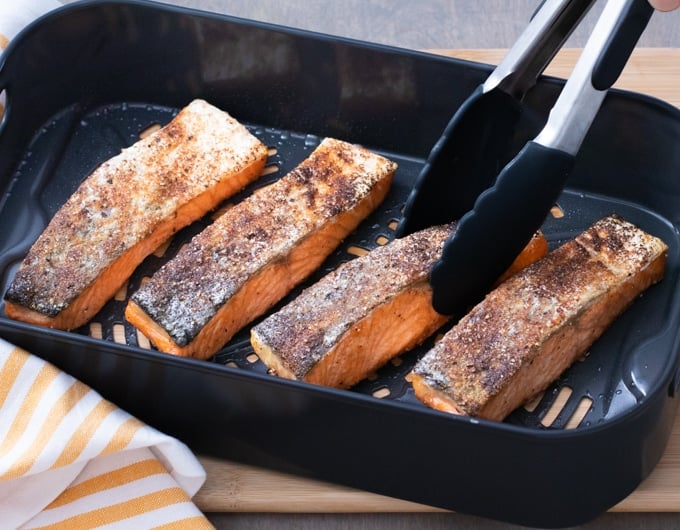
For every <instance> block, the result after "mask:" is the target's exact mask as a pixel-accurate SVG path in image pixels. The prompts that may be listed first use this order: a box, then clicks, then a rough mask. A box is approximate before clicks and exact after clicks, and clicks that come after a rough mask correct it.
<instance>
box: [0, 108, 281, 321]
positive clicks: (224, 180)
mask: <svg viewBox="0 0 680 530" xmlns="http://www.w3.org/2000/svg"><path fill="white" fill-rule="evenodd" d="M267 156H268V149H267V147H266V146H265V145H264V144H262V143H261V142H260V141H259V140H258V139H257V138H255V137H254V136H253V135H252V134H250V133H249V132H248V130H247V129H246V128H245V127H244V126H243V125H241V124H240V123H239V122H238V121H236V120H235V119H234V118H232V117H231V116H230V115H229V114H227V113H226V112H223V111H221V110H219V109H217V108H215V107H214V106H212V105H209V104H208V103H206V102H205V101H203V100H195V101H193V102H191V103H190V104H189V105H188V106H186V107H185V108H183V109H182V110H181V111H180V112H179V113H178V114H177V115H176V116H175V117H174V118H173V119H172V120H171V121H170V122H169V123H168V124H167V125H166V126H165V127H162V128H160V129H159V130H158V131H156V132H155V133H153V134H151V135H149V136H147V137H145V138H143V139H141V140H139V141H137V142H136V143H134V144H133V145H131V146H130V147H128V148H126V149H124V150H123V151H122V152H121V153H120V154H118V155H116V156H114V157H113V158H111V159H109V160H108V161H106V162H104V163H103V164H101V165H100V166H99V167H98V168H97V169H95V170H94V172H93V173H92V174H91V175H90V176H89V177H87V178H86V179H85V180H84V181H83V182H82V183H81V185H80V186H79V187H78V189H77V190H76V191H75V192H74V193H73V195H72V196H71V197H70V198H69V199H68V200H67V201H66V203H65V204H64V205H63V206H62V207H61V208H60V209H59V210H58V211H57V213H56V214H55V216H54V217H53V218H52V220H51V221H50V223H49V224H48V226H47V227H46V228H45V230H44V231H43V233H42V234H41V235H40V237H39V238H38V240H37V241H36V242H35V243H34V244H33V246H32V247H31V249H30V250H29V252H28V254H27V256H26V257H25V259H24V260H23V262H22V263H21V265H20V267H19V269H18V271H17V273H16V276H15V277H14V280H13V282H12V284H11V285H10V287H9V289H8V291H7V293H6V294H5V300H6V309H5V310H6V313H7V316H8V317H10V318H13V319H17V320H23V321H25V322H29V323H32V324H37V325H41V326H47V327H51V328H60V329H67V330H68V329H74V328H78V327H80V326H81V325H83V324H85V323H86V322H87V321H88V320H90V319H91V318H92V317H93V316H94V315H95V314H96V313H97V312H98V311H99V310H100V309H101V308H102V307H103V306H104V304H105V303H106V302H107V301H108V300H109V299H110V298H111V297H113V296H114V295H115V293H116V291H117V290H118V289H119V288H120V287H121V286H122V285H123V284H124V283H125V281H126V280H127V279H128V278H129V276H130V275H131V274H132V272H133V271H134V270H135V268H136V267H137V266H138V265H139V264H140V263H141V262H142V261H143V260H144V258H146V257H147V256H148V255H149V254H151V253H152V252H153V251H154V250H155V249H156V248H158V246H159V245H160V244H161V243H163V242H164V241H165V240H166V239H168V238H169V237H170V236H171V235H172V234H173V233H175V232H176V231H178V230H179V229H180V228H182V227H184V226H186V225H188V224H190V223H192V222H193V221H195V220H197V219H199V218H200V217H202V216H203V215H205V214H206V213H207V212H209V211H210V210H212V209H213V208H215V207H216V206H217V205H218V204H219V203H220V202H221V201H223V200H224V199H225V198H227V197H229V196H230V195H232V194H234V193H235V192H237V191H239V190H241V189H242V188H243V187H244V186H245V185H246V184H248V183H249V182H251V181H253V180H255V179H256V178H257V177H258V176H259V175H260V174H261V172H262V169H263V168H264V165H265V162H266V160H267Z"/></svg>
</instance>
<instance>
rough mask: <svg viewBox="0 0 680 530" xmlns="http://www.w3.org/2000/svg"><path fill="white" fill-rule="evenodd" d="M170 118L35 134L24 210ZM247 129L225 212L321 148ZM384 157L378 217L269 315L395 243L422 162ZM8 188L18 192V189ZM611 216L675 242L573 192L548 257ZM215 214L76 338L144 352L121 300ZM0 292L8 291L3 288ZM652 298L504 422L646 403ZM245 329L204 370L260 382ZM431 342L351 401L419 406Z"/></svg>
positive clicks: (563, 422)
mask: <svg viewBox="0 0 680 530" xmlns="http://www.w3.org/2000/svg"><path fill="white" fill-rule="evenodd" d="M174 113H175V110H174V109H169V108H164V107H158V106H150V105H131V104H120V105H111V106H107V107H104V108H100V109H97V110H96V111H94V112H92V113H90V114H88V115H87V116H86V117H84V118H78V117H77V113H76V112H75V110H71V111H68V112H65V113H64V114H63V115H60V116H59V117H57V118H56V119H55V120H54V121H53V122H51V123H50V124H48V125H46V126H45V127H44V128H43V129H41V131H40V133H39V134H38V136H37V137H36V139H35V141H34V145H33V149H31V150H30V151H29V152H28V154H27V156H26V159H25V160H24V161H23V162H22V164H21V166H20V173H21V175H17V177H19V176H21V178H22V179H28V180H29V181H30V182H34V181H38V182H39V183H40V185H39V186H35V188H34V189H37V191H36V192H35V196H33V197H31V200H34V201H36V202H37V203H38V204H39V206H40V207H41V208H42V209H44V210H45V211H46V213H47V216H48V217H49V216H51V215H52V214H53V213H54V211H56V209H57V208H58V207H59V205H60V204H61V203H63V201H64V200H65V199H66V197H68V195H70V193H72V191H73V190H74V189H75V187H76V186H77V184H78V183H79V182H80V180H82V178H84V177H85V176H86V175H87V174H89V172H90V171H91V170H92V169H93V168H94V167H95V166H96V165H97V164H98V163H100V162H101V161H103V160H104V159H106V158H109V157H110V156H112V155H113V154H115V153H116V152H118V151H119V150H120V148H122V147H124V146H126V145H129V144H130V143H132V142H133V141H135V140H136V139H137V138H138V137H139V136H140V134H144V133H145V132H148V131H149V130H150V128H151V129H153V128H154V127H158V126H159V125H160V124H163V123H165V122H167V121H168V120H169V119H170V118H171V117H172V115H173V114H174ZM249 128H250V130H251V131H252V132H253V133H254V134H255V135H256V136H257V137H259V138H260V139H261V140H262V141H263V142H264V143H265V144H267V145H268V146H270V156H269V160H268V163H267V166H266V169H265V171H264V173H263V176H262V177H261V178H260V179H259V180H258V181H257V182H256V183H255V184H253V185H252V186H250V187H249V188H247V189H246V190H244V191H243V192H242V193H240V194H239V195H237V196H235V197H233V198H232V199H230V200H229V201H228V203H233V202H237V201H239V200H241V199H242V198H243V197H244V196H246V195H247V194H249V193H251V192H252V191H253V189H255V188H256V187H259V186H262V185H265V184H268V183H270V182H272V181H273V180H275V179H277V178H279V177H280V176H282V175H283V174H285V173H287V172H288V171H289V170H290V169H292V168H293V167H294V166H295V165H297V164H298V163H299V162H300V161H301V160H303V159H304V158H305V157H306V156H308V154H309V153H310V152H311V151H312V150H313V149H314V148H315V147H316V145H318V143H319V141H320V138H318V137H316V136H312V135H306V134H297V133H295V132H290V131H282V130H273V129H269V128H264V127H260V126H257V125H249ZM55 146H61V151H60V156H58V157H54V158H53V160H54V162H53V165H52V166H48V167H47V169H46V165H45V164H44V158H45V153H47V152H52V153H54V151H55V149H56V150H58V148H57V147H55ZM382 154H384V155H385V156H388V157H389V158H391V159H393V160H395V161H396V162H397V163H398V164H399V170H398V172H397V174H396V176H395V181H394V184H393V187H392V189H391V191H390V193H389V194H388V196H387V198H386V199H385V201H384V203H383V204H382V205H381V207H380V209H379V210H378V211H376V212H375V213H374V214H372V215H371V216H369V218H367V219H366V220H365V221H364V222H363V223H362V224H361V226H360V227H359V228H358V229H357V230H356V231H355V232H354V233H353V234H351V235H350V236H349V237H348V238H347V239H346V240H345V241H344V243H343V244H342V245H341V246H340V248H338V249H337V251H336V252H334V253H333V254H332V255H331V256H330V257H329V258H328V259H327V261H326V262H325V264H324V265H323V266H322V267H321V268H320V269H319V271H317V272H316V273H315V274H314V275H312V277H311V278H309V280H308V281H307V282H305V283H304V284H303V285H301V286H300V287H299V288H298V289H296V290H295V291H293V292H292V293H291V294H290V295H289V296H288V297H286V298H285V299H284V300H282V301H281V303H280V304H279V305H277V306H276V307H275V308H274V309H273V310H276V309H277V308H278V307H281V305H283V304H285V303H286V302H288V301H289V300H290V299H291V298H292V297H294V296H295V295H296V293H298V292H299V291H300V290H301V289H302V288H304V287H305V286H307V285H309V284H310V283H312V282H314V281H315V280H316V279H318V278H319V277H320V276H321V275H323V274H325V273H326V272H328V271H329V270H332V269H333V268H335V267H337V266H338V265H339V264H340V263H342V262H344V261H347V260H350V259H353V258H355V257H356V256H358V255H362V254H364V253H366V252H368V251H370V250H371V249H372V248H375V247H376V246H378V245H384V244H386V243H388V242H389V241H390V240H392V239H393V238H394V230H395V228H396V225H397V222H398V219H399V216H400V212H401V209H402V206H403V203H404V200H405V198H406V196H407V194H408V192H409V189H410V187H411V186H412V183H413V182H414V181H415V178H416V177H417V174H418V171H419V169H420V167H421V165H422V162H423V161H422V160H414V159H411V158H407V157H403V156H400V155H399V154H395V153H382ZM15 182H18V179H16V180H15ZM223 206H226V205H223ZM612 212H617V213H619V214H620V215H622V216H623V217H624V218H627V219H629V220H631V221H632V222H635V223H637V224H638V225H639V226H641V227H642V228H644V229H646V230H648V231H650V232H652V233H654V234H656V235H659V236H660V237H662V238H664V239H665V240H666V241H667V242H669V241H670V239H673V240H674V239H675V237H676V236H675V235H674V234H673V232H672V231H671V230H670V228H669V226H668V223H666V222H665V221H664V220H663V219H659V218H658V217H657V216H655V215H654V214H653V213H652V212H648V211H646V210H644V209H641V208H639V207H638V206H636V205H634V204H629V203H623V202H618V201H616V200H613V199H611V198H607V197H601V196H594V195H587V194H583V193H578V192H573V191H572V192H565V193H564V194H563V195H562V197H561V198H560V201H559V203H558V205H556V207H555V208H554V209H553V212H552V215H550V216H549V218H548V219H547V221H546V223H545V225H544V227H543V231H544V233H545V235H546V237H547V238H548V240H549V242H550V245H551V247H554V246H556V245H558V244H560V243H562V242H564V241H565V240H567V239H569V238H572V237H574V236H575V235H576V234H577V233H579V232H581V231H582V230H584V229H585V228H587V226H589V225H590V224H591V223H592V222H594V221H595V220H597V219H598V218H600V217H603V216H605V215H608V214H610V213H612ZM217 213H218V212H213V213H212V214H210V215H208V216H206V217H205V218H204V219H202V220H201V221H199V222H197V223H194V224H193V225H191V226H190V227H188V228H186V229H185V230H183V231H181V232H179V233H178V234H176V236H175V237H174V238H173V239H172V240H171V241H169V242H167V243H166V244H165V245H163V246H162V247H160V248H159V249H158V250H157V251H156V252H155V253H154V254H153V255H151V256H150V257H149V258H147V259H146V261H145V262H144V263H143V264H142V265H141V266H140V267H139V268H138V270H137V271H136V272H135V273H134V274H133V276H132V277H131V278H130V280H129V281H128V283H127V284H126V285H125V286H124V287H123V288H122V289H121V290H120V291H119V292H118V293H117V295H116V296H115V298H114V299H112V300H111V301H110V302H109V303H108V304H107V305H106V306H105V307H104V308H103V309H102V311H101V312H100V313H99V314H98V315H97V316H96V317H95V318H94V319H93V320H92V322H90V323H89V324H88V325H86V326H84V327H83V328H81V329H79V330H77V331H75V333H78V334H81V335H90V336H93V337H96V338H100V339H101V340H107V341H114V342H116V343H120V344H127V345H129V346H131V347H140V348H143V349H149V348H152V346H151V345H150V344H149V341H148V340H147V339H146V338H145V337H144V336H143V335H141V334H140V333H138V332H137V330H136V329H135V328H134V327H133V326H131V325H130V324H129V323H128V322H127V321H126V320H125V318H124V316H123V314H124V308H125V305H126V303H127V300H128V297H129V296H130V295H131V294H132V293H133V292H134V291H135V290H136V289H137V287H138V286H139V284H140V282H141V281H142V280H143V279H144V278H145V277H148V276H150V275H152V274H153V272H154V271H155V270H157V269H158V268H159V267H160V266H161V265H162V264H163V263H165V262H166V261H168V260H169V259H170V258H171V257H172V256H173V255H174V254H175V253H176V252H177V250H178V249H179V248H180V247H181V246H182V245H183V244H184V243H186V242H187V241H188V240H189V239H190V238H191V237H192V236H193V235H194V234H196V233H198V232H199V231H200V230H201V229H202V228H203V227H205V226H207V225H208V224H209V223H210V222H211V221H212V219H213V218H214V216H215V215H216V214H217ZM36 236H37V234H36ZM31 243H32V240H31V241H26V242H24V244H23V248H22V250H21V252H15V256H14V258H13V259H12V260H11V261H8V262H5V263H2V266H3V270H4V273H5V274H4V276H3V277H4V278H5V282H7V281H8V279H9V278H11V276H12V274H11V269H12V268H14V267H16V266H17V264H18V262H19V261H20V259H21V257H22V252H23V253H25V251H26V250H27V249H28V246H30V244H31ZM489 244H492V242H489ZM8 271H10V272H8ZM3 288H6V285H4V286H3ZM654 289H655V288H652V289H651V290H650V291H649V294H645V295H644V296H643V297H642V298H640V299H639V300H638V301H636V302H635V304H634V305H633V307H632V308H631V309H630V310H629V311H627V312H626V313H625V314H624V315H623V316H622V317H620V318H619V320H618V321H617V322H616V323H615V324H614V326H612V327H611V328H610V330H608V331H607V333H606V334H605V336H603V337H602V338H601V339H600V340H599V341H598V342H597V343H596V344H595V345H594V346H593V348H592V349H591V351H590V352H589V353H588V354H587V355H586V356H585V358H584V359H583V360H582V361H579V362H577V363H575V364H574V365H573V366H572V368H570V369H569V370H568V371H567V372H565V374H563V376H562V377H561V378H560V379H559V380H558V381H556V382H555V383H554V384H553V385H552V386H551V387H550V388H548V389H547V390H546V391H545V392H544V393H543V394H541V395H540V396H537V397H536V398H535V399H534V400H533V401H532V402H531V403H529V404H527V405H526V406H524V407H522V408H520V409H518V410H517V411H515V412H514V413H513V414H511V415H510V417H508V418H507V420H506V421H508V422H510V423H514V424H520V425H524V426H527V427H532V428H552V429H570V428H575V427H578V426H588V425H592V424H595V423H598V422H602V421H605V420H606V419H609V418H611V417H613V416H616V415H617V414H619V413H621V412H622V411H625V410H628V409H629V408H630V407H632V406H635V404H636V403H638V402H639V400H640V399H642V398H644V395H645V393H646V390H647V389H646V388H645V381H653V379H654V375H655V374H654V373H650V370H651V371H653V367H652V368H650V364H649V363H644V361H643V360H641V358H640V355H639V354H638V352H639V348H638V346H639V344H641V343H642V342H644V341H645V340H646V339H647V338H648V337H650V336H653V335H654V334H656V333H658V332H659V327H660V326H661V325H662V324H661V323H662V322H663V307H661V309H659V308H658V307H656V306H657V305H659V306H662V305H663V304H655V302H654V300H653V298H654ZM659 311H661V313H659ZM641 315H646V317H647V318H644V319H643V318H640V316H641ZM655 317H656V318H655ZM262 318H264V317H262ZM256 322H257V321H256ZM253 324H254V323H253ZM249 329H250V326H248V327H247V328H246V329H244V330H242V331H241V332H240V333H238V334H237V335H236V336H235V337H234V339H233V340H232V341H231V342H230V343H229V344H227V345H226V346H225V347H224V348H223V349H222V350H221V351H220V352H219V353H218V354H216V355H215V356H214V357H213V358H212V359H211V360H210V361H207V362H212V363H219V364H223V365H227V366H230V367H234V368H236V369H241V370H250V371H255V372H260V373H266V372H267V369H266V367H265V366H264V364H263V363H262V362H261V361H260V360H259V359H258V357H257V355H256V354H255V353H254V351H253V350H252V348H251V346H250V343H249ZM435 339H436V336H434V337H432V338H431V339H430V340H428V341H426V342H425V343H424V344H423V345H421V346H420V347H418V348H416V349H414V350H412V351H410V352H408V353H406V354H404V355H401V356H400V357H398V358H396V359H394V360H392V361H391V362H389V363H388V364H387V365H386V366H385V367H383V368H382V369H380V370H379V371H378V372H377V373H375V374H373V375H372V376H371V377H369V378H368V379H367V380H365V381H363V382H361V383H360V384H358V385H356V386H355V387H354V388H353V389H352V390H351V391H352V392H359V393H362V394H367V395H370V396H373V397H375V399H388V400H398V401H405V402H410V403H419V402H418V401H417V400H416V399H415V397H414V396H413V392H412V389H411V386H410V384H409V383H408V382H406V380H405V375H406V374H407V373H408V372H409V370H410V369H411V367H412V366H413V364H414V362H415V361H416V359H417V358H418V357H419V356H420V355H422V354H423V353H424V352H425V351H426V350H427V349H429V347H431V345H432V342H433V341H434V340H435ZM657 364H660V363H657ZM643 372H644V373H643ZM641 375H644V377H641ZM272 377H275V376H272ZM649 384H651V383H649Z"/></svg>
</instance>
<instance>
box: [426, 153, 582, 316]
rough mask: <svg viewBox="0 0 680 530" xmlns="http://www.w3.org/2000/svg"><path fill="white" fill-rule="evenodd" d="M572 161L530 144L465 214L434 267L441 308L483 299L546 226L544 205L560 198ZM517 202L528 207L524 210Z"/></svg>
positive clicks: (434, 301) (455, 308) (451, 308)
mask: <svg viewBox="0 0 680 530" xmlns="http://www.w3.org/2000/svg"><path fill="white" fill-rule="evenodd" d="M573 165H574V157H573V156H571V155H569V154H568V153H564V152H562V151H559V150H556V149H550V148H548V147H544V146H542V145H540V144H537V143H535V142H529V143H527V144H526V146H525V147H524V148H523V149H522V151H521V152H520V153H519V154H518V155H517V157H516V158H515V159H514V160H513V161H512V162H510V163H509V164H508V165H507V166H506V167H505V168H504V169H503V171H502V172H501V173H500V175H499V176H498V179H497V180H496V184H495V185H494V186H493V187H492V188H490V189H488V190H486V191H484V192H483V193H482V194H481V195H480V196H479V198H478V200H477V202H476V204H475V207H474V209H473V210H470V211H469V212H468V213H466V214H465V215H464V216H463V217H462V218H461V220H460V222H459V224H458V229H457V230H456V232H455V233H454V234H453V236H451V238H450V239H449V241H447V243H446V244H445V246H444V251H443V254H442V257H441V259H440V260H439V261H438V262H437V263H436V264H435V265H434V267H433V268H432V272H431V275H430V283H431V285H432V293H433V297H432V304H433V306H434V307H435V309H437V311H439V312H441V313H443V314H454V313H456V312H459V311H462V310H463V309H464V308H465V307H468V306H470V305H473V304H475V303H476V302H478V301H479V299H480V298H481V296H482V293H483V292H484V291H485V290H486V289H487V288H488V287H490V283H492V282H494V281H495V280H496V279H497V278H499V277H500V276H501V275H502V274H503V273H504V272H505V271H506V270H507V269H508V268H509V267H510V265H512V262H513V261H514V259H515V257H516V256H517V255H519V253H520V252H521V251H522V249H523V248H524V247H525V246H526V245H527V243H529V240H530V239H531V237H532V236H533V234H534V233H535V232H536V230H537V229H538V228H539V227H540V226H541V225H542V224H543V221H544V220H545V217H546V214H547V213H548V212H547V211H546V205H548V208H549V207H550V206H551V205H552V204H554V202H555V201H556V200H557V198H558V196H559V194H560V192H561V191H562V188H563V187H564V183H565V181H566V180H567V178H568V176H569V174H570V173H571V170H572V167H573ZM518 205H522V206H524V208H523V210H522V211H518ZM484 235H486V237H484V238H480V236H484ZM453 242H455V245H454V244H452V243H453Z"/></svg>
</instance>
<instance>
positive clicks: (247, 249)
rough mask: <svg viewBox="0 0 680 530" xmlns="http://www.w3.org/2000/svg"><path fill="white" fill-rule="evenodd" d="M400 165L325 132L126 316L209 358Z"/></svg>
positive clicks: (196, 244)
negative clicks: (297, 161) (306, 153)
mask: <svg viewBox="0 0 680 530" xmlns="http://www.w3.org/2000/svg"><path fill="white" fill-rule="evenodd" d="M396 167H397V166H396V164H395V163H394V162H392V161H390V160H387V159H386V158H384V157H381V156H379V155H377V154H375V153H372V152H370V151H368V150H367V149H364V148H361V147H358V146H354V145H352V144H349V143H346V142H342V141H339V140H335V139H331V138H327V139H325V140H323V141H322V142H321V144H320V145H319V147H317V148H316V149H315V150H314V152H313V153H312V154H311V155H310V156H309V157H308V158H307V159H306V160H304V161H303V162H302V163H301V164H300V165H299V166H297V167H296V168H295V169H293V170H292V171H291V172H290V173H288V174H287V175H285V176H284V177H282V178H281V179H280V180H278V181H277V182H275V183H274V184H271V185H269V186H267V187H264V188H261V189H259V190H257V191H256V192H254V193H253V195H251V196H250V197H248V198H246V199H245V200H244V201H242V202H241V203H239V204H236V205H234V206H233V207H232V208H230V209H228V210H227V211H226V212H225V213H224V214H223V215H222V216H221V217H220V218H218V219H217V220H216V221H215V222H214V223H213V224H212V225H210V226H209V227H208V228H206V229H205V230H204V231H203V232H201V233H200V234H198V235H197V236H196V237H194V239H193V240H192V241H191V242H190V243H189V244H188V245H187V246H186V247H184V248H183V249H182V250H181V251H180V252H179V253H178V254H177V256H176V257H175V258H173V259H172V260H170V261H169V262H168V263H167V264H166V265H165V266H164V267H162V268H161V269H160V270H159V271H158V272H157V273H156V274H155V275H154V276H153V277H152V278H151V279H150V280H149V281H148V282H147V283H146V284H144V285H143V286H142V287H141V288H140V289H139V291H137V292H136V293H135V294H134V295H133V297H132V299H131V301H130V303H129V304H128V307H127V309H126V317H127V318H128V320H129V321H130V322H131V323H132V324H133V325H135V326H136V327H138V328H139V329H140V330H141V331H142V333H144V334H145V335H146V336H147V337H148V338H149V339H150V340H151V341H152V342H153V343H154V344H155V345H156V347H158V349H160V350H161V351H165V352H168V353H173V354H176V355H183V356H193V357H198V358H207V357H210V356H211V355H213V354H214V353H215V352H216V351H217V350H219V348H221V347H222V346H223V345H224V344H226V342H228V341H229V339H230V338H231V337H232V336H233V335H234V334H235V333H236V332H237V331H239V330H240V329H241V328H242V327H243V326H245V325H246V324H248V323H249V322H251V321H252V320H253V319H255V318H256V317H258V316H260V315H261V314H263V313H264V312H265V311H266V310H267V309H268V308H270V307H271V306H272V305H274V304H275V303H276V302H278V301H279V300H280V299H281V298H283V296H285V295H286V294H287V293H288V292H289V291H290V290H291V289H292V288H293V287H294V286H295V285H297V284H298V283H300V282H301V281H302V280H303V279H305V278H306V277H307V276H308V275H309V274H310V273H311V272H313V271H314V270H315V269H316V268H317V267H319V266H320V265H321V263H322V262H323V260H324V259H325V258H326V257H327V256H328V255H329V254H330V253H331V252H332V251H333V250H334V249H335V248H337V246H338V245H339V243H340V242H341V241H342V240H343V239H344V238H345V237H346V236H347V235H348V234H349V233H350V232H351V231H352V230H354V229H355V228H356V227H357V225H358V224H359V223H360V222H361V221H362V220H363V219H364V218H365V217H366V216H367V215H368V214H369V213H370V212H371V211H373V210H374V209H375V208H376V207H377V206H378V204H380V202H381V201H382V200H383V199H384V197H385V195H386V194H387V191H388V189H389V186H390V183H391V180H392V176H393V174H394V171H395V170H396Z"/></svg>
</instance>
